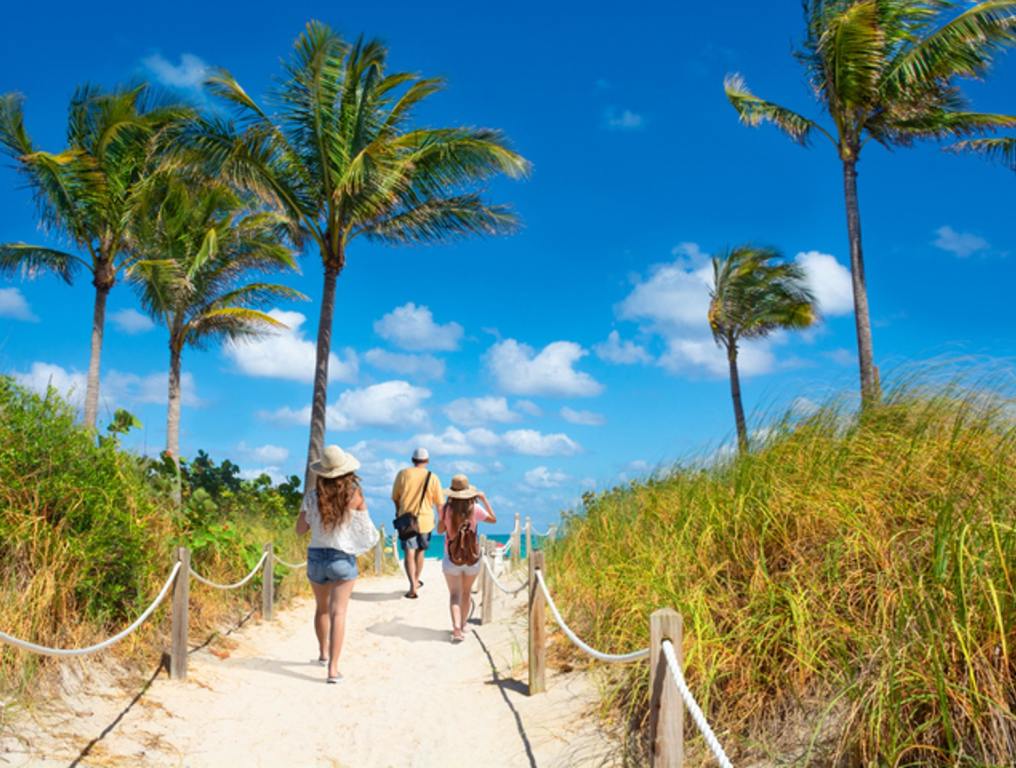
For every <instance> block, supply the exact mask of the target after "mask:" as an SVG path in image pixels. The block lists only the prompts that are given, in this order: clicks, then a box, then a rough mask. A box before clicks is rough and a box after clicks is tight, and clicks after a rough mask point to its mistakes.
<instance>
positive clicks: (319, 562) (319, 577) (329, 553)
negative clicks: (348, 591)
mask: <svg viewBox="0 0 1016 768" xmlns="http://www.w3.org/2000/svg"><path fill="white" fill-rule="evenodd" d="M359 575H360V573H359V571H357V570H356V558H355V557H354V556H353V555H351V554H349V553H348V552H343V551H341V550H338V549H329V548H327V547H308V548H307V578H308V579H310V580H311V581H313V582H314V583H315V584H330V583H332V582H334V581H349V580H350V579H355V578H356V577H357V576H359Z"/></svg>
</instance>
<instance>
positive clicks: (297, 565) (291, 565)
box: [272, 552, 307, 571]
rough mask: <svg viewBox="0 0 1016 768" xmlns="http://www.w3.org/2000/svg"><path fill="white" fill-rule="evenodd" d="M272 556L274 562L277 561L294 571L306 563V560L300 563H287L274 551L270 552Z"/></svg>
mask: <svg viewBox="0 0 1016 768" xmlns="http://www.w3.org/2000/svg"><path fill="white" fill-rule="evenodd" d="M272 557H274V558H275V562H277V563H278V564H279V565H284V566H286V567H287V568H292V569H293V570H294V571H295V570H296V569H297V568H303V567H304V566H305V565H307V561H306V560H304V561H303V562H302V563H287V562H286V561H285V560H283V559H282V558H281V557H279V556H278V555H276V554H275V553H274V552H273V553H272Z"/></svg>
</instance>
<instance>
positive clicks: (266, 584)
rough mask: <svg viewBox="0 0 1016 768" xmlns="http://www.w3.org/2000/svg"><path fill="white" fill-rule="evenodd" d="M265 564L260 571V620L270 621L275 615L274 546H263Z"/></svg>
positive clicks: (270, 544)
mask: <svg viewBox="0 0 1016 768" xmlns="http://www.w3.org/2000/svg"><path fill="white" fill-rule="evenodd" d="M265 555H266V557H265V564H264V566H263V567H262V570H261V619H262V621H271V620H272V617H273V616H274V615H275V557H274V555H275V545H274V544H272V543H271V542H268V543H267V544H265Z"/></svg>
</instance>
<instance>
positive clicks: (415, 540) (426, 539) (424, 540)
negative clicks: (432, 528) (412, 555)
mask: <svg viewBox="0 0 1016 768" xmlns="http://www.w3.org/2000/svg"><path fill="white" fill-rule="evenodd" d="M429 546H430V533H418V534H416V535H415V536H410V537H409V538H408V539H403V540H402V551H403V552H405V551H406V550H410V549H422V550H423V551H424V552H426V551H427V547H429Z"/></svg>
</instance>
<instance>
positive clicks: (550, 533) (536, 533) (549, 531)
mask: <svg viewBox="0 0 1016 768" xmlns="http://www.w3.org/2000/svg"><path fill="white" fill-rule="evenodd" d="M555 531H557V526H556V525H552V526H550V528H548V529H547V532H546V533H540V532H539V531H538V530H536V529H535V528H534V529H533V531H532V533H533V536H539V537H540V538H541V539H548V538H550V537H551V536H553V535H554V533H555Z"/></svg>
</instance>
